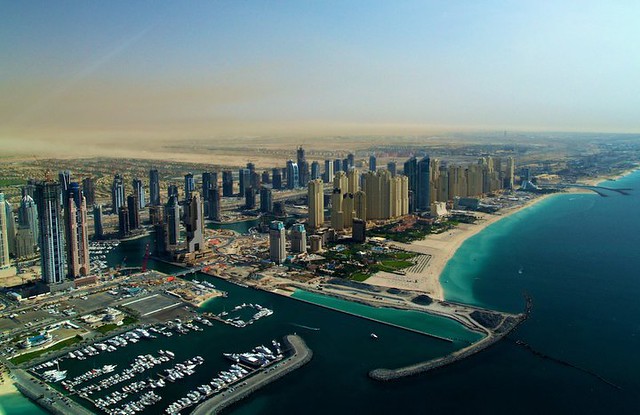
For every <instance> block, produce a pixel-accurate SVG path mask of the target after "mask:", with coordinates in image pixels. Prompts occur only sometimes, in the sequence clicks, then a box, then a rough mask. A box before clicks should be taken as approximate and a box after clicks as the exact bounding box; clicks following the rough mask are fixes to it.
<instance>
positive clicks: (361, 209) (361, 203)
mask: <svg viewBox="0 0 640 415" xmlns="http://www.w3.org/2000/svg"><path fill="white" fill-rule="evenodd" d="M353 197H354V210H355V217H356V218H358V219H362V220H364V221H366V220H367V194H366V193H365V192H363V191H362V190H359V191H357V192H356V193H355V194H354V195H353Z"/></svg>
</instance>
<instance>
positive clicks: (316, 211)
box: [307, 179, 324, 229]
mask: <svg viewBox="0 0 640 415" xmlns="http://www.w3.org/2000/svg"><path fill="white" fill-rule="evenodd" d="M307 203H308V205H309V226H311V227H312V228H313V229H318V228H320V227H322V226H323V225H324V184H323V183H322V180H320V179H316V180H311V181H310V182H309V184H308V189H307Z"/></svg>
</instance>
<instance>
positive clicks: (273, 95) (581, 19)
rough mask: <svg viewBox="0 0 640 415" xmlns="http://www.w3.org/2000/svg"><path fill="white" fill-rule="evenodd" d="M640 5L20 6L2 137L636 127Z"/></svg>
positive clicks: (7, 53)
mask: <svg viewBox="0 0 640 415" xmlns="http://www.w3.org/2000/svg"><path fill="white" fill-rule="evenodd" d="M638 7H639V6H638V5H637V4H635V3H632V2H617V3H615V4H602V3H599V2H580V3H579V4H578V3H575V4H574V3H570V2H559V3H558V2H555V3H552V2H536V3H528V4H527V3H517V2H506V3H498V2H489V3H485V4H482V5H478V4H474V3H467V2H461V3H457V4H455V5H454V4H446V3H436V2H426V3H423V2H414V1H407V2H401V3H393V4H392V3H387V4H385V3H377V4H370V3H364V2H349V3H348V4H343V3H334V2H326V3H322V4H315V5H308V4H304V5H303V4H298V3H296V2H282V3H278V5H276V6H273V5H272V6H266V5H264V4H260V3H257V2H246V3H242V4H238V3H235V2H216V3H189V4H188V6H187V7H184V6H183V5H180V6H178V5H177V4H172V3H155V4H154V7H153V8H151V7H149V5H148V4H145V3H138V4H129V3H121V2H110V3H108V4H106V3H87V4H75V5H69V4H67V5H66V6H65V7H61V6H60V5H54V4H51V3H46V2H20V3H10V4H7V5H6V6H5V13H3V15H4V16H5V17H4V18H3V24H2V25H0V27H1V28H0V39H3V40H4V41H3V42H0V54H1V55H2V56H4V57H6V59H2V63H1V64H0V73H2V78H3V82H0V90H1V91H2V93H1V94H0V97H2V98H0V120H1V121H2V122H0V125H1V126H2V127H0V142H1V143H2V146H3V149H5V150H6V151H8V152H9V153H10V154H11V153H14V152H24V151H26V150H27V148H29V147H31V146H33V145H34V144H36V145H38V147H39V148H40V149H41V150H42V151H43V152H48V151H49V152H55V151H61V148H64V149H65V150H66V151H72V150H74V148H75V146H77V145H79V143H83V144H84V145H86V147H85V148H84V150H85V151H89V152H91V153H96V152H98V153H114V152H115V151H116V150H115V149H114V148H113V146H108V143H119V144H126V142H127V140H129V139H131V138H134V137H136V138H146V139H154V138H156V139H165V138H168V137H172V139H175V140H181V139H208V138H211V139H214V138H225V137H226V138H228V137H233V136H278V135H302V136H309V135H322V134H346V135H357V134H365V135H366V134H397V135H402V134H430V133H433V132H438V131H469V130H475V129H481V130H487V129H488V130H505V129H508V130H536V131H538V130H546V131H608V132H638V131H639V130H640V129H639V125H638V118H637V116H636V111H635V108H637V106H638V104H639V103H640V102H639V101H638V100H639V99H640V98H638V97H639V96H640V94H638V93H637V85H638V84H637V81H636V76H635V73H637V69H638V67H639V66H640V58H639V57H638V55H637V53H635V50H634V45H633V42H630V40H631V39H634V38H637V36H638V29H637V27H636V26H637V25H635V22H634V19H633V16H637V15H638V13H637V12H638V11H639V10H638ZM45 17H46V18H45Z"/></svg>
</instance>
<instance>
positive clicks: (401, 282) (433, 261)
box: [366, 193, 562, 300]
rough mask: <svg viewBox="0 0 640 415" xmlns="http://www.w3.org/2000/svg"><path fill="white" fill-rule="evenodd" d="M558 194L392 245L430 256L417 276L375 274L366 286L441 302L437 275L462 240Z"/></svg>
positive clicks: (441, 297) (409, 274) (480, 216)
mask: <svg viewBox="0 0 640 415" xmlns="http://www.w3.org/2000/svg"><path fill="white" fill-rule="evenodd" d="M557 194H562V193H553V194H547V195H543V196H540V197H536V198H535V199H531V200H530V201H527V202H526V203H524V204H522V205H519V206H516V207H513V208H508V209H502V210H500V211H499V212H498V213H497V214H485V213H479V214H477V216H478V217H479V218H480V219H479V220H478V221H477V222H476V223H474V224H466V223H462V224H460V225H459V226H456V227H455V228H453V229H451V230H449V231H447V232H444V233H441V234H436V235H429V236H428V237H427V238H425V239H422V240H419V241H414V242H411V243H408V244H405V243H399V242H394V243H393V244H392V245H393V246H396V247H398V248H400V249H403V250H406V251H411V252H417V253H420V254H424V255H430V256H431V258H430V259H429V262H428V264H427V265H426V266H425V267H424V269H423V270H422V271H421V272H419V273H411V272H407V274H406V275H397V274H393V273H389V272H378V273H377V274H375V275H373V276H371V277H369V278H368V279H367V280H366V283H367V284H371V285H379V286H382V287H393V288H401V289H407V290H414V291H422V292H425V293H427V294H428V295H429V296H431V297H432V298H435V299H438V300H444V290H443V288H442V285H441V283H440V274H441V273H442V271H443V270H444V267H445V266H446V265H447V262H449V260H450V259H451V258H452V257H453V255H454V254H455V253H456V251H457V250H458V248H460V246H461V245H462V243H463V242H464V241H466V240H467V239H469V238H470V237H472V236H473V235H476V234H477V233H479V232H480V231H482V230H483V229H485V228H486V227H487V226H489V225H491V224H493V223H496V222H498V221H499V220H501V219H504V218H506V217H508V216H510V215H513V214H514V213H516V212H518V211H520V210H521V209H524V208H527V207H530V206H533V205H534V204H536V203H539V202H541V201H542V200H545V199H547V198H549V197H551V196H554V195H557Z"/></svg>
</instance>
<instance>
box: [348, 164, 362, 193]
mask: <svg viewBox="0 0 640 415" xmlns="http://www.w3.org/2000/svg"><path fill="white" fill-rule="evenodd" d="M358 190H360V172H359V171H358V169H356V168H355V167H354V168H350V169H349V172H348V173H347V191H348V192H349V193H355V192H357V191H358Z"/></svg>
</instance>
